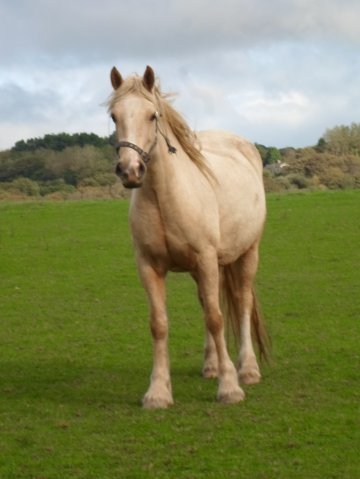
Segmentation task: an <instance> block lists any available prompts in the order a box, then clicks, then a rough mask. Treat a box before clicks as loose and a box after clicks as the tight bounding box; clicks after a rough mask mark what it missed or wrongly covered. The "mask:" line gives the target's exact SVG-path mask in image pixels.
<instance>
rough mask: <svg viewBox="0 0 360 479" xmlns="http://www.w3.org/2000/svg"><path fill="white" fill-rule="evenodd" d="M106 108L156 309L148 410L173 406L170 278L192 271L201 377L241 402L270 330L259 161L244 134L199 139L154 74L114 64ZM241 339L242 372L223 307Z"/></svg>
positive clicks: (222, 395)
mask: <svg viewBox="0 0 360 479" xmlns="http://www.w3.org/2000/svg"><path fill="white" fill-rule="evenodd" d="M110 77H111V83H112V86H113V89H114V91H113V94H112V95H111V97H110V100H109V104H108V106H109V113H110V114H111V118H112V119H113V121H114V122H115V126H116V141H117V144H116V145H115V146H116V151H117V154H118V160H117V166H116V172H117V174H118V176H119V177H120V178H121V180H122V183H123V184H124V186H125V187H127V188H134V189H133V192H132V196H131V203H130V226H131V232H132V237H133V243H134V248H135V253H136V261H137V267H138V271H139V275H140V278H141V280H142V283H143V286H144V288H145V290H146V292H147V295H148V300H149V306H150V318H151V319H150V326H151V333H152V338H153V370H152V374H151V381H150V386H149V389H148V391H147V392H146V394H145V396H144V398H143V406H144V407H145V408H166V407H168V406H170V405H172V404H173V396H172V388H171V380H170V368H169V355H168V344H167V343H168V318H167V311H166V298H165V276H166V274H167V272H168V271H188V272H189V273H190V274H191V275H192V277H193V278H194V279H195V281H196V283H197V286H198V294H199V299H200V302H201V305H202V308H203V311H204V316H205V325H206V336H205V359H204V367H203V375H204V377H206V378H213V377H218V393H217V397H218V400H219V401H221V402H223V403H236V402H239V401H241V400H243V399H244V392H243V390H242V389H241V387H240V386H239V382H238V380H240V381H241V382H242V383H244V384H253V383H257V382H258V381H259V380H260V372H259V367H258V363H257V360H256V356H255V353H254V349H253V344H252V340H251V337H252V334H253V335H254V337H255V338H256V340H257V343H258V345H259V349H260V353H264V354H265V352H266V343H267V339H266V333H265V330H264V328H263V326H262V322H261V320H260V316H259V314H258V308H257V303H256V300H255V295H254V290H253V281H254V277H255V273H256V270H257V266H258V249H259V242H260V238H261V235H262V231H263V227H264V222H265V216H266V207H265V195H264V187H263V180H262V162H261V158H260V156H259V154H258V152H257V150H256V148H255V147H254V146H253V145H252V144H250V143H249V142H247V141H246V140H244V139H242V138H240V137H238V136H235V135H232V134H230V133H224V132H219V131H204V132H201V133H198V134H197V135H195V134H194V133H193V132H192V131H191V130H190V129H189V127H188V126H187V124H186V122H185V121H184V119H183V118H182V117H181V115H180V114H179V113H178V112H176V110H175V109H174V108H173V107H172V105H171V104H170V103H169V101H168V100H167V96H166V95H164V94H162V93H161V91H160V88H159V86H158V83H157V81H156V80H155V75H154V71H153V70H152V68H151V67H149V66H148V67H147V68H146V70H145V73H144V75H143V77H140V76H132V77H129V78H126V79H123V77H122V76H121V74H120V73H119V71H118V70H117V69H116V68H115V67H114V68H113V69H112V70H111V75H110ZM220 297H223V298H224V299H225V301H224V302H225V303H226V306H227V307H226V313H227V314H226V316H227V317H229V318H230V319H231V323H230V324H231V325H232V329H233V331H234V333H235V334H236V336H237V338H238V343H239V354H238V361H237V370H236V368H235V366H234V364H233V362H232V361H231V359H230V357H229V353H228V350H227V346H226V341H225V335H224V322H223V316H222V313H221V310H220Z"/></svg>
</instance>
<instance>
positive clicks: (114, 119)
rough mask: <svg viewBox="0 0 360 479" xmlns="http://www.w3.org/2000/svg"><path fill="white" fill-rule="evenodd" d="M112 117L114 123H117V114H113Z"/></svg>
mask: <svg viewBox="0 0 360 479" xmlns="http://www.w3.org/2000/svg"><path fill="white" fill-rule="evenodd" d="M111 119H112V121H113V122H114V123H116V118H115V115H114V114H112V115H111Z"/></svg>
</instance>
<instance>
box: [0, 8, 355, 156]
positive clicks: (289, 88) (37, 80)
mask: <svg viewBox="0 0 360 479" xmlns="http://www.w3.org/2000/svg"><path fill="white" fill-rule="evenodd" d="M0 18H1V29H0V149H5V148H9V147H11V146H12V145H13V144H14V142H15V141H17V140H19V139H26V138H31V137H36V136H43V135H44V134H45V133H59V132H62V131H65V132H69V133H73V132H82V131H86V132H95V133H97V134H99V135H102V136H104V135H108V134H110V133H111V132H112V124H111V122H110V121H109V119H108V117H107V114H106V108H105V107H104V106H102V104H103V103H104V101H105V100H106V99H107V97H108V95H109V94H110V92H111V86H110V82H109V72H110V69H111V67H112V66H113V65H116V66H117V67H118V68H119V70H120V71H121V72H122V74H123V75H124V76H127V75H129V74H132V73H134V72H137V73H143V71H144V69H145V67H146V65H147V64H149V65H151V66H152V67H153V68H154V70H155V72H156V74H157V75H158V77H159V78H160V80H161V85H162V89H163V90H164V91H171V92H177V93H178V97H177V98H176V100H175V106H176V107H177V108H178V109H179V110H180V111H181V112H182V113H183V114H184V116H185V117H186V118H187V120H188V122H189V124H190V125H191V126H192V127H193V128H195V129H206V128H220V129H227V130H231V131H234V132H237V133H239V134H241V135H243V136H246V137H248V138H249V139H250V140H252V141H254V142H258V143H263V144H265V145H268V146H278V147H283V146H295V147H300V146H308V145H313V144H315V143H316V142H317V141H318V139H319V138H320V137H321V135H322V134H323V133H324V131H325V130H326V128H331V127H333V126H335V125H338V124H351V123H352V122H359V121H360V118H359V117H360V83H359V82H360V53H359V52H360V27H359V24H360V2H359V0H101V1H100V0H61V1H59V0H0Z"/></svg>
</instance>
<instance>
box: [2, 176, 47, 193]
mask: <svg viewBox="0 0 360 479" xmlns="http://www.w3.org/2000/svg"><path fill="white" fill-rule="evenodd" d="M9 189H10V190H11V191H14V190H15V191H19V192H20V193H22V194H24V195H26V196H39V194H40V186H39V184H38V183H37V182H36V181H32V180H29V179H28V178H16V180H14V181H12V182H11V183H10V184H9Z"/></svg>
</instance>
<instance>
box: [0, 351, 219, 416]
mask: <svg viewBox="0 0 360 479" xmlns="http://www.w3.org/2000/svg"><path fill="white" fill-rule="evenodd" d="M150 372H151V371H150V369H149V368H148V366H145V365H139V364H137V365H136V366H134V365H128V366H127V367H124V366H122V365H119V366H117V365H116V366H115V365H114V364H110V365H102V366H99V365H93V364H89V365H85V364H83V363H80V362H76V361H68V360H66V359H64V358H52V359H46V360H42V361H39V362H29V361H25V360H20V359H19V360H12V361H5V362H2V364H1V365H0V395H1V396H2V399H3V400H5V401H6V400H8V401H9V402H10V401H15V400H17V401H24V402H26V401H29V402H31V401H39V400H41V401H44V400H45V401H51V402H54V403H58V404H63V405H65V404H68V405H72V406H76V404H86V405H88V406H94V407H104V406H127V407H139V406H140V404H141V398H142V396H143V395H144V393H145V391H146V388H147V387H148V385H149V378H150ZM172 383H173V390H174V396H175V401H176V402H178V401H180V402H181V403H187V402H192V401H200V402H205V403H210V402H213V401H214V400H215V396H216V389H217V381H216V379H214V380H205V379H204V378H202V376H201V369H200V368H199V367H196V366H188V365H184V366H179V365H177V366H176V367H174V368H173V370H172Z"/></svg>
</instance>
